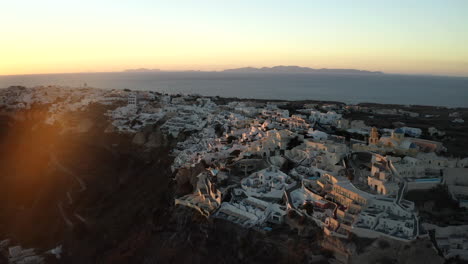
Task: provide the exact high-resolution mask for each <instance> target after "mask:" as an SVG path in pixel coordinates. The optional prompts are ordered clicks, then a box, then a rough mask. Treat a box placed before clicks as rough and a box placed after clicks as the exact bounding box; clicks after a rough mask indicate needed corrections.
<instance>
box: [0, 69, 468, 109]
mask: <svg viewBox="0 0 468 264" xmlns="http://www.w3.org/2000/svg"><path fill="white" fill-rule="evenodd" d="M85 84H86V85H87V86H88V87H94V88H103V89H125V88H128V89H135V90H150V91H158V92H162V93H171V94H177V93H181V94H200V95H207V96H221V97H238V98H253V99H281V100H320V101H338V102H344V103H363V102H367V103H381V104H403V105H431V106H445V107H468V77H445V76H417V75H392V74H323V73H322V74H318V73H226V72H137V73H135V72H132V73H128V72H115V73H73V74H71V73H70V74H39V75H8V76H7V75H4V76H0V88H6V87H9V86H12V85H22V86H26V87H34V86H39V85H60V86H69V87H83V86H85Z"/></svg>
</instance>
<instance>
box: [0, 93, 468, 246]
mask: <svg viewBox="0 0 468 264" xmlns="http://www.w3.org/2000/svg"><path fill="white" fill-rule="evenodd" d="M5 94H7V95H6V97H7V99H8V101H9V103H5ZM11 94H14V97H11V96H10V95H11ZM2 95H3V97H2ZM0 98H3V99H2V100H3V104H2V105H3V106H4V107H6V108H11V107H12V106H14V107H13V108H11V109H12V111H13V110H17V109H21V108H28V107H30V106H31V105H32V104H51V106H50V107H49V111H50V113H51V117H50V118H49V119H48V120H47V122H48V123H50V124H53V123H55V122H60V116H61V115H62V114H64V113H66V112H67V111H76V110H80V109H83V108H85V107H87V106H88V105H89V104H91V103H98V104H104V105H116V106H117V107H116V108H113V110H110V111H109V112H108V117H109V119H110V120H111V122H112V125H113V127H114V129H115V131H118V132H123V133H135V132H137V131H139V130H141V129H143V128H144V127H146V126H147V125H154V124H159V125H160V128H161V130H162V131H164V132H166V133H167V134H168V135H171V136H172V137H174V138H177V137H180V136H181V135H185V138H184V140H183V141H180V142H179V143H177V146H176V148H175V149H174V150H173V154H174V156H175V159H174V163H173V165H172V169H173V171H175V172H176V171H178V170H180V169H182V168H184V169H189V170H190V169H191V168H194V167H196V166H197V165H199V164H202V165H203V166H204V167H205V171H203V172H201V173H200V174H199V175H198V176H197V183H196V185H195V186H194V190H193V192H192V193H189V194H186V195H184V196H181V197H178V198H176V199H175V203H176V204H178V205H182V206H187V207H191V208H194V209H195V210H197V211H199V212H200V213H201V214H202V215H205V216H206V217H216V218H222V219H226V220H228V221H232V222H234V223H237V224H239V225H242V226H244V227H247V228H256V229H260V230H266V231H268V230H271V228H272V227H274V225H275V224H280V223H283V222H284V221H287V219H288V217H289V216H290V215H291V214H292V213H293V214H294V215H298V216H300V217H301V218H304V219H308V220H311V221H313V222H315V223H316V224H317V225H318V226H320V227H321V228H322V229H323V231H324V233H325V234H327V235H329V236H333V237H337V238H341V239H348V238H349V237H350V234H355V235H357V236H362V237H370V238H377V237H381V236H384V237H388V238H391V239H396V240H400V241H412V240H415V239H417V238H418V237H423V236H426V235H427V232H425V230H424V228H423V225H422V222H421V220H420V218H419V216H418V212H417V210H416V207H415V204H414V203H413V202H411V201H409V200H406V199H405V194H406V193H407V192H408V191H410V190H424V189H431V188H433V187H435V186H437V185H440V184H445V185H446V186H447V187H448V190H449V192H450V194H451V195H452V197H453V198H454V199H455V200H457V201H458V202H459V204H460V206H462V207H467V208H468V180H467V179H468V169H467V168H468V158H465V159H454V158H447V157H444V156H440V155H438V153H440V152H444V151H446V149H445V148H444V146H443V145H442V144H441V143H440V142H437V141H432V140H427V139H421V138H419V137H420V135H421V129H419V128H412V127H400V128H396V129H387V128H380V129H377V128H375V127H368V126H366V124H365V122H364V121H362V120H348V119H345V118H343V113H344V112H346V111H357V110H359V111H371V110H368V109H362V108H360V107H359V106H346V105H315V104H306V105H303V108H302V109H296V111H295V113H294V114H291V113H290V112H289V111H288V110H286V108H285V107H283V106H284V105H285V104H287V103H282V102H276V103H263V102H256V101H231V102H229V103H226V104H222V105H221V104H216V103H215V101H216V100H215V99H216V98H212V97H211V98H210V97H203V96H197V95H177V96H173V95H164V94H160V93H155V92H147V91H124V90H99V89H89V88H82V89H66V88H61V87H37V88H31V89H29V88H22V87H20V88H18V87H16V88H15V87H12V88H9V89H7V90H2V91H1V92H0ZM358 108H359V109H358ZM380 111H381V112H382V113H380V112H379V113H376V114H382V115H385V114H401V115H408V116H414V115H418V114H417V113H412V112H407V111H399V110H398V111H396V112H394V111H390V110H389V111H390V112H389V113H387V112H388V111H387V112H386V111H384V110H380ZM335 131H343V132H346V133H349V134H356V133H357V134H362V135H366V136H368V138H367V140H366V141H362V140H353V139H351V140H346V139H345V138H344V137H342V136H337V135H336V134H335V133H334V132H335ZM427 132H428V133H429V134H431V135H432V134H438V135H443V133H444V132H443V131H439V130H437V129H436V128H433V127H431V128H429V129H428V131H427ZM445 238H446V237H445ZM445 238H442V240H441V241H442V242H441V243H445V244H444V246H443V248H446V252H449V249H450V248H451V246H452V242H450V241H452V240H450V239H448V238H447V239H445ZM437 241H439V240H437ZM447 241H449V242H447ZM453 241H455V242H453V243H458V244H456V245H457V246H455V247H456V249H462V252H466V251H467V250H468V243H465V242H462V243H461V244H462V245H461V246H459V245H460V243H459V242H460V241H459V240H456V239H455V240H453ZM462 241H467V240H466V239H464V240H463V239H462ZM446 244H447V245H446ZM460 247H461V248H460ZM444 250H445V249H444ZM453 252H455V251H452V253H451V254H454V253H453ZM463 254H465V253H463ZM463 254H459V255H463ZM465 255H466V254H465Z"/></svg>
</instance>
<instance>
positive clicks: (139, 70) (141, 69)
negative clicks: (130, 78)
mask: <svg viewBox="0 0 468 264" xmlns="http://www.w3.org/2000/svg"><path fill="white" fill-rule="evenodd" d="M160 71H161V70H160V69H146V68H139V69H128V70H124V72H160Z"/></svg>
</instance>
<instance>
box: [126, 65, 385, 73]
mask: <svg viewBox="0 0 468 264" xmlns="http://www.w3.org/2000/svg"><path fill="white" fill-rule="evenodd" d="M123 72H129V73H140V72H143V73H144V72H224V73H339V74H384V73H383V72H381V71H365V70H356V69H326V68H322V69H314V68H309V67H301V66H283V65H279V66H273V67H261V68H255V67H242V68H235V69H226V70H221V71H203V70H182V71H166V70H160V69H147V68H139V69H127V70H124V71H123Z"/></svg>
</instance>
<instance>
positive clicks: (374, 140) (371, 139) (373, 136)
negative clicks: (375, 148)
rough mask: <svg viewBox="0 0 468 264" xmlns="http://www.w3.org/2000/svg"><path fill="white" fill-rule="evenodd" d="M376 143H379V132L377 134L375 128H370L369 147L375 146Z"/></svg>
mask: <svg viewBox="0 0 468 264" xmlns="http://www.w3.org/2000/svg"><path fill="white" fill-rule="evenodd" d="M377 142H379V132H377V128H376V127H372V129H371V133H370V137H369V145H377Z"/></svg>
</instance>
